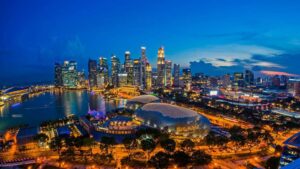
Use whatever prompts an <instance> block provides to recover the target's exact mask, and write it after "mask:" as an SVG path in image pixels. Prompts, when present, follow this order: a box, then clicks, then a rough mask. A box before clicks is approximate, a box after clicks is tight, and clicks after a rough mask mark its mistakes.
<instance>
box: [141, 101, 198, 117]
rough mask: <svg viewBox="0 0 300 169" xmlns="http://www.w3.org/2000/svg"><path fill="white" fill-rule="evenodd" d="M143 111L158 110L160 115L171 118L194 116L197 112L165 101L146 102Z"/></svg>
mask: <svg viewBox="0 0 300 169" xmlns="http://www.w3.org/2000/svg"><path fill="white" fill-rule="evenodd" d="M141 109H142V110H144V111H153V112H160V113H161V114H162V116H165V117H171V118H185V117H196V116H199V114H198V113H197V112H195V111H193V110H190V109H186V108H183V107H179V106H175V105H171V104H167V103H148V104H146V105H144V106H143V107H142V108H141Z"/></svg>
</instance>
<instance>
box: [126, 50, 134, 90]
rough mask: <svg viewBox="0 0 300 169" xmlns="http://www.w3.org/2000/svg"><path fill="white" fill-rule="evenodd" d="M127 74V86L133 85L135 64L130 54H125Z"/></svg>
mask: <svg viewBox="0 0 300 169" xmlns="http://www.w3.org/2000/svg"><path fill="white" fill-rule="evenodd" d="M124 69H125V73H127V84H128V85H133V62H132V59H131V58H130V52H129V51H126V52H125V62H124Z"/></svg>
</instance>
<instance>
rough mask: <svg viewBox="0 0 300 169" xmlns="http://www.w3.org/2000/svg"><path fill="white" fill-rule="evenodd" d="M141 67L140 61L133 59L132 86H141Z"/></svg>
mask: <svg viewBox="0 0 300 169" xmlns="http://www.w3.org/2000/svg"><path fill="white" fill-rule="evenodd" d="M141 75H142V67H141V60H140V59H134V61H133V85H136V86H141V85H142V76H141Z"/></svg>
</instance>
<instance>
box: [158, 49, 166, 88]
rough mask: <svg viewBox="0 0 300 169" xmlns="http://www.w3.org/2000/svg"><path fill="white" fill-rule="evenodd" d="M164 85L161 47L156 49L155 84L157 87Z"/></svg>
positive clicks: (164, 73)
mask: <svg viewBox="0 0 300 169" xmlns="http://www.w3.org/2000/svg"><path fill="white" fill-rule="evenodd" d="M165 84H166V68H165V51H164V48H163V47H160V48H159V49H158V58H157V82H156V85H157V86H158V87H164V86H165Z"/></svg>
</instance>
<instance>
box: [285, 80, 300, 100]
mask: <svg viewBox="0 0 300 169" xmlns="http://www.w3.org/2000/svg"><path fill="white" fill-rule="evenodd" d="M288 91H289V93H290V94H292V95H293V96H294V97H296V98H298V99H299V98H300V79H295V78H290V79H289V81H288Z"/></svg>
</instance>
